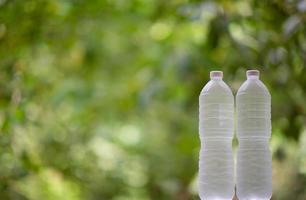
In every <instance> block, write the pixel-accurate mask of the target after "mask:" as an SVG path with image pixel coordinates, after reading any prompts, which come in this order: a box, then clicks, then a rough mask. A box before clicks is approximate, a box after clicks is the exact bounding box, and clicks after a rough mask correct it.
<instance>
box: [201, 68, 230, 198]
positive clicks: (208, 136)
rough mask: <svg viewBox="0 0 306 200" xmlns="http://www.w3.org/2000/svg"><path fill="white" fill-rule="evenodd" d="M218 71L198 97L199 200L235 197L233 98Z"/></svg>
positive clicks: (211, 74) (211, 75)
mask: <svg viewBox="0 0 306 200" xmlns="http://www.w3.org/2000/svg"><path fill="white" fill-rule="evenodd" d="M222 77H223V73H222V72H221V71H212V72H210V79H211V80H210V81H209V82H208V83H207V84H206V85H205V87H204V88H203V89H202V91H201V94H200V97H199V104H200V105H199V132H200V139H201V150H200V159H199V183H198V186H199V196H200V198H201V199H202V200H232V198H233V195H234V161H233V152H232V138H233V131H234V120H233V117H234V97H233V94H232V91H231V89H230V88H229V87H228V86H227V85H226V84H225V83H224V81H223V80H222Z"/></svg>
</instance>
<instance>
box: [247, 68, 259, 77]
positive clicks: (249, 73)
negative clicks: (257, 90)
mask: <svg viewBox="0 0 306 200" xmlns="http://www.w3.org/2000/svg"><path fill="white" fill-rule="evenodd" d="M246 75H247V78H253V79H258V78H259V71H258V70H248V71H247V72H246Z"/></svg>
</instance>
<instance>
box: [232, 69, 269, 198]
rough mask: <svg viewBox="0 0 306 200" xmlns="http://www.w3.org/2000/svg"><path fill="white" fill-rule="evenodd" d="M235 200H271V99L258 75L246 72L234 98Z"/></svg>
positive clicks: (257, 73)
mask: <svg viewBox="0 0 306 200" xmlns="http://www.w3.org/2000/svg"><path fill="white" fill-rule="evenodd" d="M236 109H237V137H238V140H239V146H238V151H237V171H236V174H237V196H238V198H239V200H268V199H270V198H271V196H272V161H271V153H270V150H269V139H270V136H271V96H270V93H269V91H268V89H267V88H266V86H265V85H264V84H263V83H262V82H261V81H260V80H259V71H257V70H249V71H247V80H246V81H245V82H244V83H243V84H242V85H241V87H240V88H239V90H238V93H237V96H236Z"/></svg>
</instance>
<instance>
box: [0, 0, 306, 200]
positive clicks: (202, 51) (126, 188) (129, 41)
mask: <svg viewBox="0 0 306 200" xmlns="http://www.w3.org/2000/svg"><path fill="white" fill-rule="evenodd" d="M0 67H1V73H0V85H1V88H0V129H1V131H0V134H1V135H0V199H3V200H42V199H44V200H58V199H60V200H81V199H88V200H104V199H105V200H109V199H112V200H125V199H133V200H138V199H139V200H140V199H141V200H146V199H160V200H162V199H177V200H187V199H198V197H197V184H196V178H197V170H198V151H199V145H200V143H199V139H198V111H197V109H198V95H199V92H200V90H201V88H202V87H203V85H204V84H205V83H206V82H207V81H208V74H209V71H210V70H216V69H220V70H223V71H224V74H225V81H226V82H227V83H228V84H229V85H230V86H231V87H232V89H233V91H234V92H236V91H237V89H238V88H239V86H240V84H241V83H242V82H243V81H244V80H245V70H246V69H248V68H256V69H259V70H260V71H261V72H262V73H261V79H262V80H263V81H264V82H265V84H266V85H267V86H268V88H269V89H270V92H271V94H272V117H273V119H272V122H273V133H272V139H271V149H272V152H273V174H274V175H273V176H274V177H273V184H274V186H273V187H274V196H273V199H277V200H291V199H295V200H305V199H306V103H305V98H306V1H305V0H271V1H259V0H237V1H227V0H218V1H196V0H190V1H188V0H168V1H164V0H131V1H129V0H90V1H89V0H88V1H86V0H0ZM234 144H235V143H234Z"/></svg>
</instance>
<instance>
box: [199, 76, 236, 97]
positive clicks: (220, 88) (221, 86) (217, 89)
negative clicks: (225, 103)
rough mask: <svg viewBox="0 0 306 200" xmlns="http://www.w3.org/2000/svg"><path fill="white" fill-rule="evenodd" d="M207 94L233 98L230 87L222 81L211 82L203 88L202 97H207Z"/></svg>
mask: <svg viewBox="0 0 306 200" xmlns="http://www.w3.org/2000/svg"><path fill="white" fill-rule="evenodd" d="M207 94H220V95H229V96H233V93H232V90H231V89H230V87H229V86H228V85H227V84H226V83H225V82H224V81H222V80H219V81H214V80H210V81H209V82H208V83H207V84H206V85H205V86H204V87H203V89H202V91H201V94H200V95H207Z"/></svg>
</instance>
